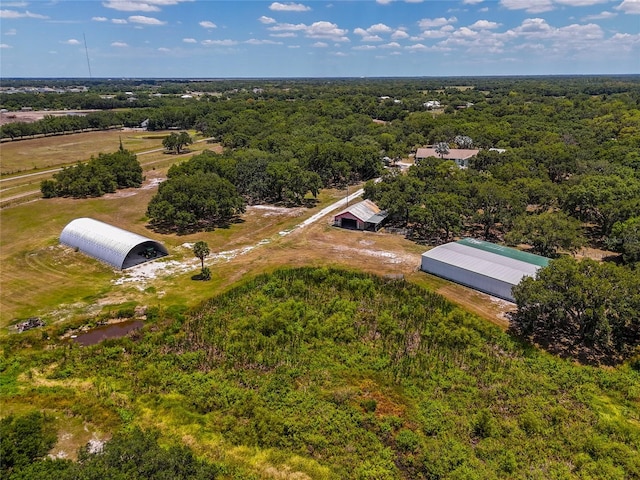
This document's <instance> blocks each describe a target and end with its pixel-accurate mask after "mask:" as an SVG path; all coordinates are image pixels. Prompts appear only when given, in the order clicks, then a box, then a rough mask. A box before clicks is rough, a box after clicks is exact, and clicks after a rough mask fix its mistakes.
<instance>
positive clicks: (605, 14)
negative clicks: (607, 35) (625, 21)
mask: <svg viewBox="0 0 640 480" xmlns="http://www.w3.org/2000/svg"><path fill="white" fill-rule="evenodd" d="M617 16H618V14H617V13H615V12H607V11H604V12H600V13H596V14H595V15H587V16H586V17H583V18H582V20H583V21H590V20H606V19H608V18H613V17H617Z"/></svg>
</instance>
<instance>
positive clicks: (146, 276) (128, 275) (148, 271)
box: [114, 179, 393, 290]
mask: <svg viewBox="0 0 640 480" xmlns="http://www.w3.org/2000/svg"><path fill="white" fill-rule="evenodd" d="M152 180H159V179H152ZM114 195H118V194H117V193H116V194H114ZM360 195H362V190H358V191H357V192H355V193H353V194H352V195H350V196H349V197H348V198H342V199H340V200H338V201H337V202H334V203H332V204H331V205H329V206H328V207H325V208H323V209H322V210H320V211H319V212H318V213H316V214H314V215H312V216H310V217H309V218H307V219H305V220H304V221H302V222H301V223H299V224H297V225H295V226H294V227H293V228H291V229H288V230H282V231H280V232H278V234H277V235H276V236H275V238H274V237H272V238H263V239H261V240H259V241H258V242H256V243H255V244H253V245H249V246H245V247H241V248H236V249H233V250H225V251H221V252H212V253H211V254H210V255H209V256H208V257H207V259H206V263H207V264H208V265H209V264H216V263H219V262H228V261H230V260H233V259H235V258H236V257H238V256H242V255H246V254H247V253H249V252H251V251H253V250H254V249H256V248H259V247H261V246H264V245H268V244H270V243H271V242H273V241H275V240H277V238H278V237H285V236H287V235H289V234H290V233H292V232H293V231H296V230H301V229H303V228H306V227H308V226H309V225H312V224H314V223H315V222H318V221H319V220H321V219H322V218H324V217H326V216H327V215H329V213H331V212H333V211H334V210H337V209H338V208H340V207H343V206H345V205H346V204H347V202H348V201H352V199H353V198H356V197H359V196H360ZM247 210H254V211H260V212H261V213H262V215H263V216H272V215H287V216H297V215H299V214H300V213H301V212H302V211H304V209H301V208H298V209H287V208H281V207H275V206H272V205H253V206H250V207H248V208H247ZM180 248H182V249H185V250H191V249H192V248H193V244H192V243H183V244H182V245H181V246H180ZM383 253H384V254H385V255H391V256H392V255H393V253H391V252H383ZM383 253H382V252H381V254H383ZM199 267H200V260H199V259H198V258H190V259H188V260H184V261H178V260H164V261H163V259H158V260H156V261H151V262H146V263H142V264H140V265H136V266H135V267H131V268H128V269H127V270H124V271H122V275H121V276H120V278H117V279H116V280H114V284H115V285H123V284H125V283H130V282H133V283H134V284H135V285H136V287H137V288H139V289H140V290H144V289H145V288H146V287H147V286H148V283H149V282H150V281H151V280H154V279H156V278H159V277H163V276H170V275H176V274H180V273H186V272H189V271H191V270H196V269H198V268H199Z"/></svg>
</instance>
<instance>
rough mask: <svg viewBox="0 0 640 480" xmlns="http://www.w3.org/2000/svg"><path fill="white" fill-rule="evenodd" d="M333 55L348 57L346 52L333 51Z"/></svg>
mask: <svg viewBox="0 0 640 480" xmlns="http://www.w3.org/2000/svg"><path fill="white" fill-rule="evenodd" d="M332 55H335V56H336V57H346V56H347V54H346V53H344V52H332Z"/></svg>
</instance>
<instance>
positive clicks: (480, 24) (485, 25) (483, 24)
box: [469, 20, 502, 30]
mask: <svg viewBox="0 0 640 480" xmlns="http://www.w3.org/2000/svg"><path fill="white" fill-rule="evenodd" d="M500 25H502V24H501V23H496V22H490V21H489V20H478V21H477V22H476V23H474V24H473V25H469V28H471V29H472V30H493V29H494V28H498V27H499V26H500Z"/></svg>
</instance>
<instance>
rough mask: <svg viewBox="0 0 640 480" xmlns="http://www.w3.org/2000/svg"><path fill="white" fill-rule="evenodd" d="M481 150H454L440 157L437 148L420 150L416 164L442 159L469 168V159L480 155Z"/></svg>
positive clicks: (417, 152) (417, 153)
mask: <svg viewBox="0 0 640 480" xmlns="http://www.w3.org/2000/svg"><path fill="white" fill-rule="evenodd" d="M478 152H480V150H476V149H472V148H452V149H451V150H449V152H448V153H445V154H443V155H440V154H439V153H438V152H437V151H436V149H435V147H425V148H419V149H418V150H417V151H416V158H415V159H416V162H417V163H420V160H424V159H426V158H429V157H437V158H442V159H443V160H453V161H454V162H456V165H458V167H460V168H468V167H469V159H470V158H473V157H475V156H476V155H478Z"/></svg>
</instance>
